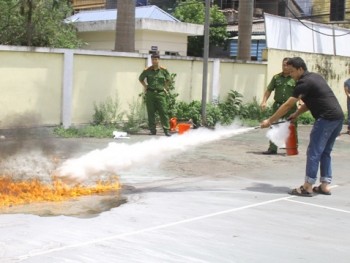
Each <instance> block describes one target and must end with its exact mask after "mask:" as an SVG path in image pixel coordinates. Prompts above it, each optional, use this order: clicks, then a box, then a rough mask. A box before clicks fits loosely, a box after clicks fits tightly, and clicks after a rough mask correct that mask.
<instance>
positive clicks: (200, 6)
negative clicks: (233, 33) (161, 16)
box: [174, 0, 229, 57]
mask: <svg viewBox="0 0 350 263" xmlns="http://www.w3.org/2000/svg"><path fill="white" fill-rule="evenodd" d="M174 16H175V17H176V18H177V19H179V20H180V21H182V22H186V23H193V24H201V25H203V24H204V22H205V5H204V3H203V1H201V0H188V1H186V2H182V3H180V4H179V5H178V6H177V7H176V8H175V12H174ZM226 25H227V20H226V17H225V16H224V14H223V13H222V12H220V10H219V8H218V6H217V5H213V6H212V7H211V8H210V30H209V42H210V45H211V46H222V45H225V44H226V40H227V38H228V37H229V34H228V32H227V30H226ZM203 46H204V37H203V36H193V37H188V48H187V54H188V55H189V56H196V57H202V56H203Z"/></svg>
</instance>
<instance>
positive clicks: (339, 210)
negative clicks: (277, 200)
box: [285, 200, 350, 214]
mask: <svg viewBox="0 0 350 263" xmlns="http://www.w3.org/2000/svg"><path fill="white" fill-rule="evenodd" d="M285 201H288V202H293V203H298V204H303V205H308V206H313V207H318V208H324V209H328V210H332V211H336V212H342V213H347V214H350V211H349V210H344V209H339V208H333V207H329V206H325V205H316V204H312V203H307V202H302V201H297V200H285Z"/></svg>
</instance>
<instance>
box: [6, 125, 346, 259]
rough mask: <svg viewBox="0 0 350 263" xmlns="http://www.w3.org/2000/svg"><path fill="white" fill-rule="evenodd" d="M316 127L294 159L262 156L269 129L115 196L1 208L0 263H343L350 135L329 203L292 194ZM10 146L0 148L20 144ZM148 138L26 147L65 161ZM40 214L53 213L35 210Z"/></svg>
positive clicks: (154, 166)
mask: <svg viewBox="0 0 350 263" xmlns="http://www.w3.org/2000/svg"><path fill="white" fill-rule="evenodd" d="M310 129H311V127H310V126H301V127H299V130H298V133H299V148H298V150H299V154H298V155H295V156H287V155H286V154H285V150H280V151H279V154H277V155H271V156H266V155H262V154H261V152H262V151H264V150H266V148H267V146H268V139H267V138H266V136H265V134H266V131H267V130H261V129H256V130H249V131H247V132H244V133H241V134H237V135H234V136H226V137H224V138H221V139H217V140H214V141H211V142H206V143H202V144H198V145H195V146H193V147H188V148H186V149H185V150H180V151H178V152H177V153H176V154H172V155H170V156H169V157H168V158H160V159H161V161H160V162H157V160H154V163H146V164H144V165H142V166H140V167H136V168H135V169H130V170H128V171H124V172H122V173H120V174H119V177H120V181H121V183H122V185H123V188H122V191H121V192H120V193H119V194H111V195H108V196H104V197H101V196H100V197H98V196H93V197H85V198H81V199H79V200H74V201H70V202H63V203H61V204H41V205H38V204H36V205H34V204H32V205H26V206H25V207H22V208H21V209H22V210H21V209H17V210H7V211H3V212H2V214H0V258H1V260H0V262H35V263H37V262H45V263H46V262H50V263H56V262H57V263H62V262H127V263H129V262H131V263H133V262H152V263H158V262H170V263H172V262H210V263H226V262H227V263H265V262H269V263H270V262H276V263H277V262H278V263H280V262H284V263H289V262H293V263H294V262H310V261H313V260H315V261H317V262H321V263H329V262H337V263H347V262H349V260H350V250H349V247H350V199H349V194H348V193H349V191H350V179H349V156H350V136H348V135H342V136H340V137H338V139H337V141H336V144H335V147H334V152H333V154H332V156H333V174H334V182H333V184H332V187H333V188H332V195H331V196H324V195H316V196H314V197H311V198H309V197H296V196H290V195H288V193H287V192H288V191H289V190H290V189H291V188H294V187H297V186H299V185H301V184H302V182H303V178H304V170H305V152H306V147H307V143H308V136H309V132H310ZM190 132H191V131H190ZM162 138H163V136H162V135H157V136H156V137H155V138H152V139H153V140H158V139H162ZM168 139H169V140H175V139H176V136H173V137H171V138H168ZM13 140H14V138H12V139H11V138H10V137H8V139H6V140H3V141H1V144H0V147H1V146H2V147H3V149H5V148H6V149H9V148H11V147H10V145H12V146H14V145H17V144H16V141H13ZM148 140H150V136H146V135H132V136H130V139H129V140H122V141H121V140H114V139H112V138H111V139H92V138H90V139H61V138H53V137H52V136H44V135H41V136H40V138H34V137H31V138H30V139H28V140H26V141H25V142H24V143H22V144H21V147H24V148H26V149H29V148H31V147H33V148H35V147H34V146H36V147H38V146H39V148H41V149H44V151H45V153H46V154H47V155H51V154H54V155H57V156H60V157H62V158H63V159H69V158H71V157H79V156H82V155H85V154H87V153H89V152H90V151H93V150H95V149H101V150H103V149H105V147H107V145H108V144H109V143H111V142H112V143H126V144H130V145H134V144H138V143H142V142H145V141H148ZM21 147H18V149H20V148H21ZM3 156H4V154H3ZM116 200H118V202H117V201H116ZM121 200H123V201H121ZM43 207H45V209H47V213H46V214H45V213H42V214H40V213H38V211H42V209H43ZM59 207H61V209H59ZM68 208H69V209H73V210H75V211H78V212H77V213H68V211H67V210H68ZM94 209H95V210H94ZM50 211H51V213H50ZM57 211H59V212H57ZM52 212H56V213H52Z"/></svg>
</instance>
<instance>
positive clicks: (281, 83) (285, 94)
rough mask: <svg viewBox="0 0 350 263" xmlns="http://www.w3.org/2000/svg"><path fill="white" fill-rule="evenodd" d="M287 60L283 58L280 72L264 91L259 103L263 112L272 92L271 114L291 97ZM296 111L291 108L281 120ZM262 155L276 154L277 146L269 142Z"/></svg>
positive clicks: (292, 88)
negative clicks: (273, 92)
mask: <svg viewBox="0 0 350 263" xmlns="http://www.w3.org/2000/svg"><path fill="white" fill-rule="evenodd" d="M288 59H289V58H284V59H283V61H282V72H281V73H278V74H276V75H274V76H273V77H272V80H271V82H270V84H269V85H268V86H267V90H266V91H265V94H264V97H263V100H262V102H261V105H260V106H261V109H262V110H265V108H266V101H267V100H268V99H269V97H270V95H271V93H272V91H275V94H274V103H273V105H272V110H273V113H275V112H276V111H277V109H278V108H279V107H280V106H281V105H282V104H283V103H285V102H286V101H287V100H288V99H289V97H291V96H292V94H293V91H294V87H295V80H294V79H292V77H291V76H290V75H289V68H288V66H287V61H288ZM296 109H297V106H296V105H295V107H293V108H291V109H290V110H289V111H288V112H287V114H286V115H284V116H283V117H282V118H285V117H288V116H289V115H291V114H292V113H294V112H295V111H296ZM263 154H277V145H275V144H274V143H272V142H271V141H270V145H269V148H268V150H267V151H265V152H263Z"/></svg>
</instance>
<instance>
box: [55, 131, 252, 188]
mask: <svg viewBox="0 0 350 263" xmlns="http://www.w3.org/2000/svg"><path fill="white" fill-rule="evenodd" d="M253 129H254V128H244V127H240V126H238V125H231V126H226V127H223V126H217V127H216V129H215V130H208V129H205V128H199V129H196V130H190V131H189V132H186V133H184V134H182V135H173V136H172V137H170V138H169V137H160V138H152V139H150V140H146V141H143V142H138V143H135V144H126V143H114V142H113V143H109V145H108V146H107V147H106V148H104V149H102V150H98V149H97V150H93V151H91V152H89V153H87V154H85V155H83V156H81V157H79V158H76V159H69V160H67V161H65V162H64V163H63V164H62V165H61V166H60V167H59V168H58V169H57V176H60V177H62V178H64V179H68V180H73V181H80V182H82V181H86V180H88V179H91V177H93V176H96V175H101V174H119V173H120V172H123V171H125V170H127V169H129V168H131V167H133V168H137V167H142V166H144V165H148V166H149V165H150V164H153V165H157V164H159V163H160V162H162V161H164V160H166V159H169V158H170V157H171V156H173V155H175V154H179V153H181V152H183V151H185V150H186V149H189V148H190V147H193V146H197V145H201V144H203V143H208V142H212V141H216V140H219V139H223V138H228V137H232V136H234V135H237V134H241V133H244V132H247V131H250V130H253Z"/></svg>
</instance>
